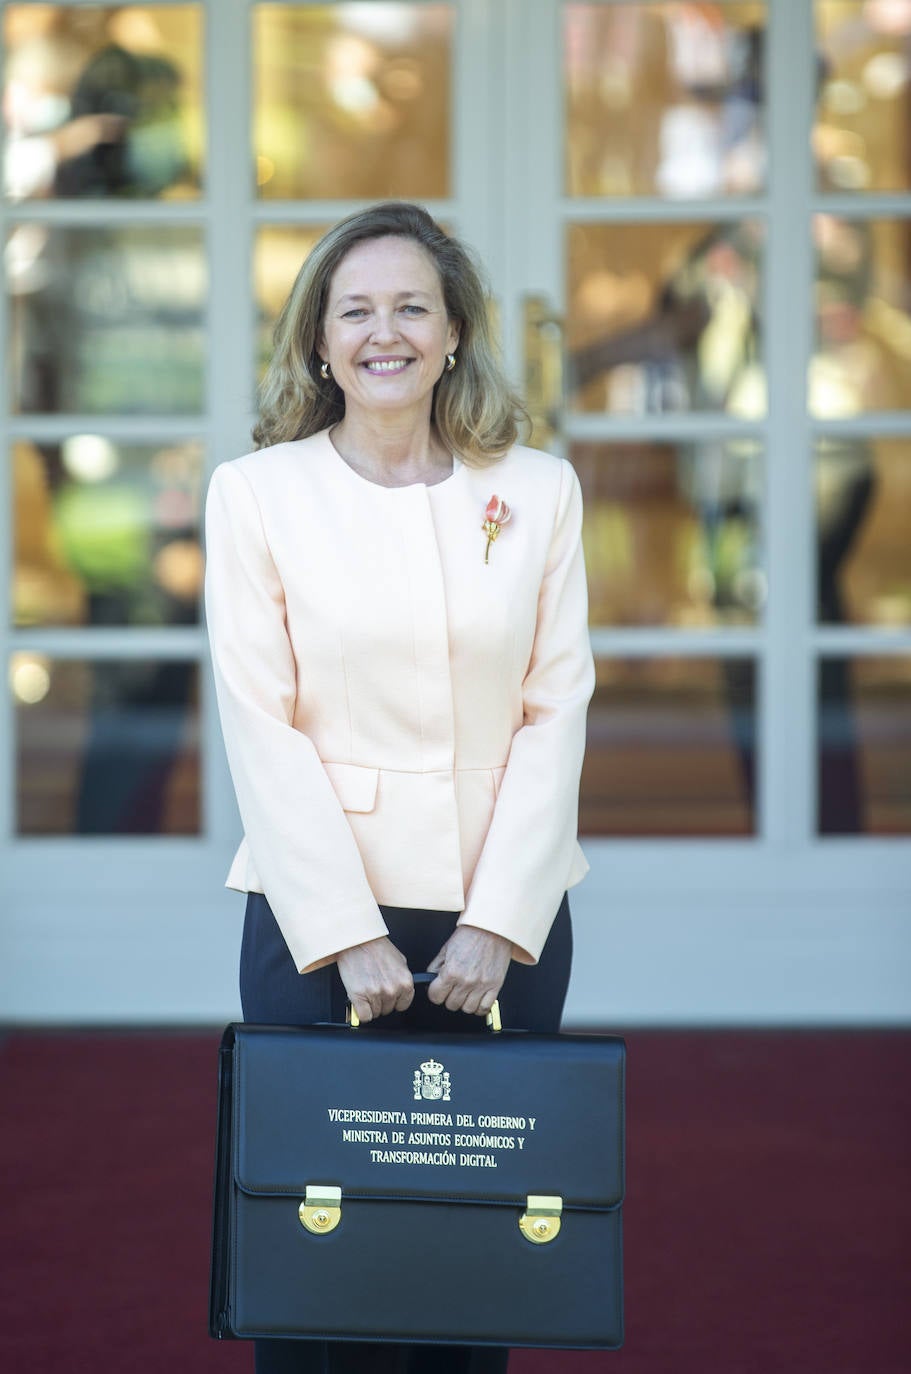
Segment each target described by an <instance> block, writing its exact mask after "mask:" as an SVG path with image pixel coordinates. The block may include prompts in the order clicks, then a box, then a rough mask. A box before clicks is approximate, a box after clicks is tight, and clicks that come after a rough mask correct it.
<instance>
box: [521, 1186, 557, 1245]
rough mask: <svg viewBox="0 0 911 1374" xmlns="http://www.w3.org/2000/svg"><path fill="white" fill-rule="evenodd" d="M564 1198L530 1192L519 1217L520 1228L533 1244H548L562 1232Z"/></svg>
mask: <svg viewBox="0 0 911 1374" xmlns="http://www.w3.org/2000/svg"><path fill="white" fill-rule="evenodd" d="M562 1211H563V1199H562V1198H561V1197H544V1196H541V1195H540V1194H536V1193H530V1194H529V1196H528V1199H527V1201H526V1203H525V1211H524V1212H523V1213H522V1215H521V1216H520V1217H519V1230H520V1231H521V1232H522V1235H523V1236H524V1237H525V1239H526V1240H530V1241H531V1243H532V1245H547V1243H548V1241H551V1240H554V1239H555V1238H556V1237H557V1236H558V1235H559V1234H560V1226H561V1224H562V1223H561V1213H562Z"/></svg>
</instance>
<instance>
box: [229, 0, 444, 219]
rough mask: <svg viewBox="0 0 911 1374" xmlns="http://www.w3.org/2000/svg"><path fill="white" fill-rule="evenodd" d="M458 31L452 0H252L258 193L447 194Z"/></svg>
mask: <svg viewBox="0 0 911 1374" xmlns="http://www.w3.org/2000/svg"><path fill="white" fill-rule="evenodd" d="M452 38H453V15H452V7H451V6H450V5H433V4H431V5H423V4H422V5H415V4H382V5H377V4H373V3H365V0H360V3H356V2H355V3H352V4H345V5H255V6H254V8H253V63H254V81H255V87H254V91H255V94H254V137H255V148H256V180H257V185H258V187H259V194H260V196H262V197H263V198H265V199H268V200H276V199H289V200H295V199H319V198H324V199H337V198H343V199H344V198H348V199H362V198H363V199H378V198H384V197H386V198H388V197H392V198H395V197H401V198H403V199H421V200H428V199H433V198H439V197H443V196H447V195H448V194H449V190H450V66H451V57H452Z"/></svg>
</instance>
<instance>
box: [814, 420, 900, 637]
mask: <svg viewBox="0 0 911 1374" xmlns="http://www.w3.org/2000/svg"><path fill="white" fill-rule="evenodd" d="M816 539H817V559H818V564H817V566H818V574H817V598H818V616H819V619H820V621H822V622H823V623H825V624H829V625H841V624H854V625H858V624H860V625H863V624H866V625H908V624H911V439H856V438H851V437H850V436H845V437H839V438H837V439H835V438H826V439H823V440H821V441H820V442H819V443H818V444H817V448H816Z"/></svg>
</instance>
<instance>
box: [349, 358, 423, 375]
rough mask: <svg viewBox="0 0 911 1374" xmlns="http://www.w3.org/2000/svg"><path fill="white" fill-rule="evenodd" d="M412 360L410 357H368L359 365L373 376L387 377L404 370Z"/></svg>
mask: <svg viewBox="0 0 911 1374" xmlns="http://www.w3.org/2000/svg"><path fill="white" fill-rule="evenodd" d="M412 361H413V359H412V358H368V360H367V361H366V362H365V363H362V364H361V366H362V367H364V368H365V369H366V370H367V371H368V372H370V373H372V374H373V376H374V377H389V376H392V375H394V374H395V373H397V372H404V371H405V368H406V367H408V366H409V364H410V363H411V362H412Z"/></svg>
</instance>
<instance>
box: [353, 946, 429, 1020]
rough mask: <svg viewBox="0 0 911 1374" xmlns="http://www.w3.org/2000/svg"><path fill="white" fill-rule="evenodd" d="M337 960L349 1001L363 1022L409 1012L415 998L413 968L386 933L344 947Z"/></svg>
mask: <svg viewBox="0 0 911 1374" xmlns="http://www.w3.org/2000/svg"><path fill="white" fill-rule="evenodd" d="M336 963H337V964H338V971H339V973H340V974H341V979H342V982H343V983H344V984H345V991H346V992H347V994H348V1000H349V1002H350V1003H351V1005H352V1006H353V1007H354V1010H355V1011H356V1012H357V1014H358V1017H359V1018H360V1020H361V1021H362V1022H366V1021H372V1020H373V1018H374V1017H375V1016H388V1014H389V1012H391V1011H407V1010H408V1008H409V1007H410V1006H411V1003H412V1002H413V1001H414V980H413V979H412V977H411V970H410V969H409V967H408V965H407V963H406V962H405V956H404V955H403V954H402V953H401V952H400V951H399V950H397V949H396V947H395V945H394V944H393V943H392V941H391V940H390V939H389V937H388V936H387V935H381V936H380V937H379V939H377V940H367V941H366V943H365V944H363V945H352V946H351V948H350V949H343V950H342V952H341V953H340V954H339V955H337V956H336Z"/></svg>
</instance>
